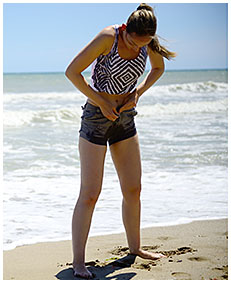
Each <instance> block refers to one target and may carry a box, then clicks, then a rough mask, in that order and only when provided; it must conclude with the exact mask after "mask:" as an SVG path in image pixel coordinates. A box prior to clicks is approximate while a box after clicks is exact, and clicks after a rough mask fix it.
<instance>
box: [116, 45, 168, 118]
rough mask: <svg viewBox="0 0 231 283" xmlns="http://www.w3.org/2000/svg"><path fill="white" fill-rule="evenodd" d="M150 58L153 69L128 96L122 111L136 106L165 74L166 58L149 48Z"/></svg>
mask: <svg viewBox="0 0 231 283" xmlns="http://www.w3.org/2000/svg"><path fill="white" fill-rule="evenodd" d="M148 55H149V60H150V63H151V70H150V72H149V73H148V74H147V76H146V77H145V79H144V80H143V81H142V82H141V83H140V84H139V85H138V86H137V88H136V89H135V90H134V91H133V92H132V93H131V94H130V95H129V96H128V97H127V99H126V100H125V101H124V105H123V106H122V107H121V108H120V111H119V112H120V113H121V112H123V111H124V110H128V109H131V108H132V107H136V105H137V102H138V100H139V98H140V96H141V95H142V94H143V93H144V92H145V91H146V90H148V89H149V88H150V87H151V86H152V85H153V84H154V83H155V82H156V81H157V80H158V79H159V78H160V77H161V75H162V74H163V72H164V60H163V57H162V56H161V55H160V54H158V53H156V52H153V51H152V50H150V49H148Z"/></svg>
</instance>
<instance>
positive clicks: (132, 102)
mask: <svg viewBox="0 0 231 283" xmlns="http://www.w3.org/2000/svg"><path fill="white" fill-rule="evenodd" d="M138 99H139V95H138V93H137V90H136V89H135V90H134V91H133V92H131V93H130V94H129V95H128V96H127V97H126V98H125V100H124V103H123V105H122V106H121V107H120V109H119V113H121V112H123V111H125V110H129V109H131V108H133V107H136V105H137V103H138Z"/></svg>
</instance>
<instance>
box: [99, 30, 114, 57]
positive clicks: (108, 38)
mask: <svg viewBox="0 0 231 283" xmlns="http://www.w3.org/2000/svg"><path fill="white" fill-rule="evenodd" d="M115 35H116V31H115V26H108V27H106V28H104V29H102V30H101V32H100V33H99V34H98V36H99V37H100V38H101V39H103V41H104V42H105V43H106V47H107V48H106V50H105V52H104V54H107V53H108V52H109V51H110V50H111V48H112V45H113V43H114V40H115Z"/></svg>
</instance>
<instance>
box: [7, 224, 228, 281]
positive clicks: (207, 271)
mask: <svg viewBox="0 0 231 283" xmlns="http://www.w3.org/2000/svg"><path fill="white" fill-rule="evenodd" d="M142 245H143V248H144V249H147V250H150V251H155V252H156V251H158V252H162V253H164V254H166V255H167V258H163V259H161V260H157V261H150V260H143V259H141V258H139V257H135V256H132V255H129V254H128V249H127V243H126V238H125V234H124V233H122V234H115V235H107V236H99V237H91V238H89V240H88V244H87V254H86V261H87V264H88V266H89V269H90V270H91V271H92V272H93V273H94V274H95V275H96V278H95V279H96V280H97V279H98V280H99V279H101V280H102V279H103V280H130V279H135V280H157V279H159V280H161V279H162V280H172V279H186V280H187V279H193V280H198V279H199V280H200V279H206V280H208V279H217V280H221V279H223V280H224V279H228V221H227V219H220V220H206V221H195V222H192V223H189V224H183V225H176V226H168V227H153V228H146V229H143V230H142ZM71 261H72V251H71V241H62V242H50V243H39V244H35V245H28V246H22V247H18V248H16V249H14V250H11V251H4V258H3V263H4V271H3V272H4V273H3V279H8V280H24V279H32V280H33V279H34V280H35V279H40V280H54V279H61V280H65V279H66V280H70V279H76V280H81V279H79V278H74V277H73V270H72V265H71Z"/></svg>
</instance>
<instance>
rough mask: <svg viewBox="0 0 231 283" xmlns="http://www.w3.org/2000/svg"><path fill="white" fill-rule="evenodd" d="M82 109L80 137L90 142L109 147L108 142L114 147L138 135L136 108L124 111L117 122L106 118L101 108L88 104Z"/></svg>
mask: <svg viewBox="0 0 231 283" xmlns="http://www.w3.org/2000/svg"><path fill="white" fill-rule="evenodd" d="M82 109H83V115H82V117H81V119H82V121H81V128H80V131H79V132H80V137H82V138H84V139H86V140H88V141H89V142H92V143H95V144H99V145H107V142H108V143H109V145H112V144H113V143H116V142H119V141H122V140H125V139H128V138H131V137H133V136H135V135H136V127H135V122H134V116H136V115H137V111H136V110H135V108H132V109H129V110H125V111H123V112H122V113H120V116H119V117H118V118H117V119H116V120H115V121H111V120H109V119H107V118H106V117H104V116H103V114H102V112H101V110H100V108H99V107H97V106H94V105H92V104H90V103H88V102H87V103H86V104H85V105H84V106H83V107H82Z"/></svg>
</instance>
